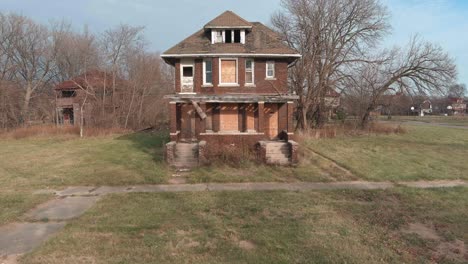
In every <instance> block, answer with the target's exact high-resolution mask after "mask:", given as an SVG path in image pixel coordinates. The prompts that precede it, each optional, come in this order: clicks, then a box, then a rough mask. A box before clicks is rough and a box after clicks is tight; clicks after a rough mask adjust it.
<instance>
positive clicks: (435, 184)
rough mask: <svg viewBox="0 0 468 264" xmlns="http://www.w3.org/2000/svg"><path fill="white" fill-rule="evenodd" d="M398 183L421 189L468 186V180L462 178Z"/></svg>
mask: <svg viewBox="0 0 468 264" xmlns="http://www.w3.org/2000/svg"><path fill="white" fill-rule="evenodd" d="M398 184H400V185H403V186H406V187H412V188H420V189H429V188H451V187H459V186H460V187H468V182H465V181H462V180H453V181H448V180H445V181H444V180H441V181H414V182H398Z"/></svg>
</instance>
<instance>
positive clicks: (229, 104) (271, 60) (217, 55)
mask: <svg viewBox="0 0 468 264" xmlns="http://www.w3.org/2000/svg"><path fill="white" fill-rule="evenodd" d="M161 56H162V57H163V59H164V60H165V61H166V62H167V63H168V64H170V65H172V66H174V68H175V76H176V78H175V94H173V95H169V96H166V98H167V99H168V100H169V108H170V136H171V142H170V143H169V144H168V145H167V147H166V158H167V160H168V162H169V163H172V164H175V165H176V166H177V165H181V163H183V159H188V160H189V162H188V163H190V164H188V165H192V166H196V165H198V164H203V163H205V162H207V161H209V159H210V154H209V153H217V152H216V150H218V152H219V150H220V148H228V147H233V146H237V147H243V148H244V147H247V148H248V149H249V150H250V151H251V152H254V153H256V154H257V159H259V160H262V161H265V162H267V163H275V164H291V163H294V162H296V161H297V157H296V156H297V155H296V152H295V149H296V148H297V146H296V143H295V142H293V141H291V140H288V139H290V138H291V137H292V136H293V132H294V125H293V112H294V101H295V100H297V99H298V97H297V96H296V95H293V94H290V93H289V89H288V68H289V66H290V65H291V64H292V63H294V62H295V61H296V60H297V59H299V58H300V57H301V55H300V54H297V52H296V51H294V50H293V49H290V48H289V47H288V46H286V45H285V44H284V43H283V42H282V41H281V40H280V38H279V36H278V35H277V34H276V33H275V32H274V31H273V30H271V29H269V28H268V27H266V26H264V25H263V24H261V23H258V22H248V21H246V20H244V19H243V18H241V17H239V16H238V15H236V14H235V13H233V12H231V11H226V12H224V13H223V14H221V15H220V16H218V17H216V18H215V19H213V20H212V21H210V22H208V23H207V24H206V25H205V26H204V27H203V28H202V29H200V30H199V31H197V32H196V33H194V34H193V35H191V36H189V37H188V38H186V39H185V40H183V41H182V42H180V43H179V44H177V45H175V46H174V47H172V48H170V49H169V50H167V51H166V52H164V53H163V54H162V55H161ZM280 152H281V153H280ZM187 153H189V154H187ZM192 154H193V155H192ZM283 156H284V157H283ZM186 164H187V163H186ZM182 165H183V164H182Z"/></svg>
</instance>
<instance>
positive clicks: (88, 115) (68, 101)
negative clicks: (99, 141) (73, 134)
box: [55, 70, 123, 126]
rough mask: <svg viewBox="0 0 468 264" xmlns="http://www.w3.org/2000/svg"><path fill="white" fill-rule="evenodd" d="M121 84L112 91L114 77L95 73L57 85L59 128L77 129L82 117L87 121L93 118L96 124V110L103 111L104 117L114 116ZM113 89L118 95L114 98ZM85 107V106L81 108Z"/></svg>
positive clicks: (56, 104) (119, 97)
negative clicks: (69, 127) (70, 127)
mask: <svg viewBox="0 0 468 264" xmlns="http://www.w3.org/2000/svg"><path fill="white" fill-rule="evenodd" d="M122 82H123V81H122V80H120V79H117V80H116V84H117V89H113V88H112V84H113V81H112V75H111V74H109V73H106V72H103V71H99V70H93V71H89V72H86V73H84V74H82V75H79V76H76V77H74V78H72V79H70V80H67V81H64V82H61V83H59V84H57V85H56V86H55V109H56V123H57V125H65V126H67V125H69V126H78V125H79V124H80V119H81V117H82V116H83V121H84V122H89V121H91V120H92V119H94V120H95V121H96V120H97V119H96V118H93V116H94V114H95V113H94V112H93V111H94V110H96V111H100V109H104V114H106V113H112V107H113V105H114V103H113V102H115V101H118V100H120V99H121V92H120V86H121V85H122ZM114 90H115V91H116V96H113V91H114ZM83 104H85V106H86V107H82V106H83ZM94 108H96V109H94ZM97 108H99V109H97ZM82 110H83V113H82ZM101 112H102V111H101Z"/></svg>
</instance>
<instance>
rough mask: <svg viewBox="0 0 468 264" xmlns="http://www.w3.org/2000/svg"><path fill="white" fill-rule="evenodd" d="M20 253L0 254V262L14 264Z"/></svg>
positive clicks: (1, 263) (0, 263)
mask: <svg viewBox="0 0 468 264" xmlns="http://www.w3.org/2000/svg"><path fill="white" fill-rule="evenodd" d="M19 257H20V255H10V256H3V257H1V256H0V264H16V263H18V258H19Z"/></svg>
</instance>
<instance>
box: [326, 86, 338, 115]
mask: <svg viewBox="0 0 468 264" xmlns="http://www.w3.org/2000/svg"><path fill="white" fill-rule="evenodd" d="M325 106H326V107H327V108H328V119H331V118H332V117H333V115H334V114H335V113H336V110H337V109H338V108H339V107H340V106H341V94H339V93H338V92H337V91H335V90H328V92H327V94H326V96H325Z"/></svg>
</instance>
